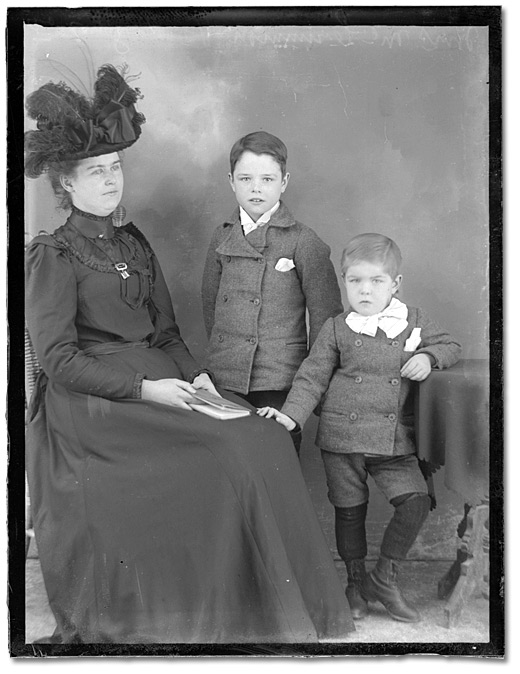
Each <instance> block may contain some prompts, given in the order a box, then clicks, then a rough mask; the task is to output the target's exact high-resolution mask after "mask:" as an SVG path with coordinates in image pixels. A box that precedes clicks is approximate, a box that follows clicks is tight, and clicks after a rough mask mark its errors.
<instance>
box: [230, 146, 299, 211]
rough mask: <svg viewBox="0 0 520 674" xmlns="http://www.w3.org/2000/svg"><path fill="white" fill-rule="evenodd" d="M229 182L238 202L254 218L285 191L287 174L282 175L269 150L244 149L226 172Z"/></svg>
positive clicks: (271, 205) (270, 206)
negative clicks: (256, 151) (266, 152)
mask: <svg viewBox="0 0 520 674" xmlns="http://www.w3.org/2000/svg"><path fill="white" fill-rule="evenodd" d="M228 177H229V183H230V185H231V189H232V190H233V192H234V193H235V196H236V198H237V201H238V203H239V204H240V206H242V208H243V209H244V210H245V211H246V213H247V214H248V215H249V216H250V217H251V219H252V220H253V221H254V222H256V221H257V220H258V218H259V217H260V216H261V215H263V214H264V213H265V212H266V211H269V210H270V209H271V208H272V207H273V206H274V205H275V204H276V203H277V202H278V201H279V199H280V195H281V194H282V192H285V188H286V187H287V183H288V182H289V174H288V173H286V174H285V176H282V171H281V169H280V165H279V164H278V162H277V161H276V160H275V159H274V158H273V157H271V155H269V154H254V152H249V151H246V152H244V153H243V155H242V156H241V157H240V159H239V160H238V161H237V163H236V164H235V171H234V173H233V174H231V173H230V174H229V176H228Z"/></svg>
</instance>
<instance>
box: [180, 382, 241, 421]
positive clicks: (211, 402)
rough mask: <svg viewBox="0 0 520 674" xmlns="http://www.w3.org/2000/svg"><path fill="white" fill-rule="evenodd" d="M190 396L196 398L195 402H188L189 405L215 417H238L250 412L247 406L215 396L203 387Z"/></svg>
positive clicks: (224, 418) (223, 418)
mask: <svg viewBox="0 0 520 674" xmlns="http://www.w3.org/2000/svg"><path fill="white" fill-rule="evenodd" d="M192 396H193V397H194V398H196V399H197V402H196V403H189V405H190V407H191V408H192V409H194V410H196V411H197V412H202V413H203V414H207V415H208V416H210V417H214V418H215V419H222V420H226V419H239V418H240V417H247V416H249V415H250V414H251V410H249V409H248V408H247V407H243V406H242V405H239V404H238V403H234V402H231V400H226V399H225V398H221V397H220V396H216V395H214V394H213V393H210V392H209V391H206V390H204V389H198V390H197V391H196V392H195V393H192Z"/></svg>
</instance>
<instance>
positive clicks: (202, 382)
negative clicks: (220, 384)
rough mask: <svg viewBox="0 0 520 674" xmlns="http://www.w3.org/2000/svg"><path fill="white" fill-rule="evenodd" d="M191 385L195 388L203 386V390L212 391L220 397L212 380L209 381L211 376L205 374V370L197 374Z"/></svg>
mask: <svg viewBox="0 0 520 674" xmlns="http://www.w3.org/2000/svg"><path fill="white" fill-rule="evenodd" d="M192 386H193V388H195V389H198V388H203V389H204V390H205V391H209V392H210V393H213V395H216V396H218V397H219V398H222V396H221V395H220V393H219V392H218V391H217V389H216V388H215V387H214V385H213V382H212V381H211V378H210V376H209V374H207V372H201V373H200V374H198V375H197V376H196V377H195V379H194V380H193V384H192Z"/></svg>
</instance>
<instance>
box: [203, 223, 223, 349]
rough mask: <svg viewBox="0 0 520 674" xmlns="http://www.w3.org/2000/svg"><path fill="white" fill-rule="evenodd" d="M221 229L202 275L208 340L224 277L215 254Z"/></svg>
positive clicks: (214, 236)
mask: <svg viewBox="0 0 520 674" xmlns="http://www.w3.org/2000/svg"><path fill="white" fill-rule="evenodd" d="M219 231H220V228H218V229H217V230H215V233H214V234H213V237H212V239H211V243H210V244H209V247H208V252H207V255H206V263H205V265H204V272H203V274H202V313H203V315H204V325H205V327H206V333H207V336H208V339H209V338H210V337H211V331H212V330H213V325H214V323H215V303H216V301H217V294H218V289H219V285H220V277H221V275H222V266H221V263H220V261H219V258H218V255H217V253H216V252H215V250H216V248H217V246H218V243H219Z"/></svg>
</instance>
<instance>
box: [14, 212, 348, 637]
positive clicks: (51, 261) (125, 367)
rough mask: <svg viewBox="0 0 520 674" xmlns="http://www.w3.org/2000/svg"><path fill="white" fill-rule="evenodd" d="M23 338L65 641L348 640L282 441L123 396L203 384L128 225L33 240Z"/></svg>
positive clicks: (143, 247) (44, 558) (331, 572)
mask: <svg viewBox="0 0 520 674" xmlns="http://www.w3.org/2000/svg"><path fill="white" fill-rule="evenodd" d="M73 223H75V224H76V225H77V226H78V228H79V227H80V228H81V231H82V232H83V233H84V234H86V236H82V234H80V233H79V231H78V229H75V227H74V224H73ZM105 230H106V231H105ZM100 231H105V236H104V238H102V239H100V238H97V237H98V234H99V232H100ZM105 253H108V255H107V254H105ZM114 261H115V262H121V261H124V262H126V263H127V265H128V272H131V273H130V277H129V278H128V279H126V280H124V279H122V278H121V276H120V274H119V273H118V272H117V271H116V270H115V268H114V264H113V262H114ZM131 305H133V306H131ZM27 323H28V327H29V332H30V335H31V338H32V341H33V344H34V347H35V350H36V353H37V356H38V359H39V361H40V363H41V365H42V367H43V369H44V371H45V373H46V377H43V378H42V380H41V381H40V385H39V387H38V389H37V391H36V393H35V395H34V396H33V400H32V401H31V406H30V410H29V424H28V426H29V428H28V441H27V470H28V477H29V485H30V493H31V507H32V509H33V516H34V524H35V533H36V540H37V544H38V551H39V555H40V560H41V565H42V570H43V576H44V579H45V585H46V589H47V593H48V597H49V602H50V605H51V608H52V610H53V612H54V615H55V617H56V621H57V625H58V627H57V633H58V634H59V635H60V636H61V639H62V640H63V641H64V642H71V641H82V642H90V643H92V642H113V643H114V642H115V643H154V642H155V643H239V642H250V643H251V642H253V643H273V642H306V643H311V642H316V641H318V640H320V641H328V640H330V641H336V640H343V639H345V637H346V635H347V633H348V632H350V631H351V630H353V629H354V627H353V623H352V620H351V615H350V610H349V607H348V604H347V601H346V599H345V596H344V593H343V588H342V586H341V583H340V581H339V579H338V576H337V574H336V571H335V568H334V564H333V562H332V559H331V556H330V553H329V550H328V548H327V545H326V543H325V541H324V537H323V535H322V532H321V529H320V526H319V523H318V521H317V518H316V516H315V513H314V511H313V506H312V503H311V501H310V498H309V495H308V492H307V489H306V486H305V483H304V481H303V478H302V475H301V471H300V467H299V463H298V460H297V457H296V453H295V452H294V448H293V446H292V443H291V441H290V437H289V434H288V433H287V432H286V431H285V430H284V429H283V428H282V427H281V426H280V425H278V424H277V423H275V422H274V421H272V420H265V419H262V418H260V417H258V416H257V415H255V414H254V413H253V414H252V415H251V416H250V417H247V418H243V419H237V420H233V421H218V420H215V419H212V418H210V417H207V416H205V415H203V414H200V413H198V412H194V411H185V410H182V409H180V408H175V407H170V406H166V405H161V404H158V403H152V402H148V401H145V400H141V399H140V398H139V397H136V396H139V382H140V380H141V378H142V376H143V375H145V376H146V378H147V379H161V378H168V377H175V378H182V379H186V380H190V379H191V378H192V377H193V375H194V374H195V373H196V372H197V370H198V367H197V364H196V363H195V361H194V360H193V358H192V357H191V355H190V354H189V352H188V350H187V348H186V346H185V344H184V342H183V341H182V339H181V337H180V334H179V331H178V328H177V325H176V323H175V318H174V314H173V310H172V306H171V301H170V297H169V294H168V290H167V287H166V284H165V281H164V278H163V276H162V273H161V270H160V268H159V265H158V263H157V260H156V259H155V257H154V255H153V253H152V252H151V250H150V249H149V247H148V245H147V243H146V241H145V240H144V238H143V237H142V235H141V234H140V233H139V232H138V230H136V228H135V227H133V225H126V226H124V227H121V228H118V229H114V228H113V227H112V225H111V223H110V222H109V224H108V225H107V224H106V222H97V221H93V220H90V219H86V218H85V217H83V216H81V215H79V214H78V213H73V214H72V215H71V218H69V220H68V221H67V223H66V224H65V225H64V226H63V227H61V228H59V229H58V230H56V232H55V233H54V235H53V236H48V235H44V236H39V237H36V238H35V239H33V241H32V242H31V245H30V246H29V249H28V253H27ZM136 343H140V344H136ZM147 344H149V348H145V347H146V345H147ZM47 378H48V379H47Z"/></svg>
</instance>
